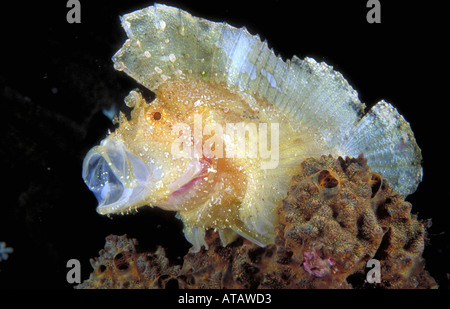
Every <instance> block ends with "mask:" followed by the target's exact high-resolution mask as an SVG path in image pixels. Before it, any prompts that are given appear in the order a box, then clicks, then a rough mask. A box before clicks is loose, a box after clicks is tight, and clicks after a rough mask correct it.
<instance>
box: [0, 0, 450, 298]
mask: <svg viewBox="0 0 450 309" xmlns="http://www.w3.org/2000/svg"><path fill="white" fill-rule="evenodd" d="M380 2H381V21H382V22H381V24H368V23H367V21H366V14H367V11H368V10H369V9H368V8H366V3H367V1H356V0H355V1H314V2H311V1H308V2H306V1H295V2H294V1H245V2H244V1H226V2H223V1H161V3H165V4H168V5H174V6H178V7H180V8H182V9H185V10H187V11H189V12H190V13H192V14H193V15H195V16H201V17H204V18H207V19H210V20H214V21H226V22H228V23H229V24H231V25H233V26H236V27H242V26H246V27H247V28H248V29H249V31H250V33H252V34H256V33H258V34H259V35H260V36H261V37H262V38H263V39H266V40H267V41H268V43H269V46H270V47H272V48H273V49H274V50H275V52H276V53H277V54H280V55H281V56H282V57H283V58H284V59H287V58H290V57H292V56H293V55H297V56H299V57H300V58H303V57H306V56H309V57H313V58H315V59H316V60H318V61H325V62H327V63H328V64H330V65H332V66H334V68H335V69H336V70H337V71H339V72H341V73H342V74H343V75H344V77H345V78H346V79H347V80H348V81H349V83H350V84H351V85H352V86H353V87H354V88H355V89H356V90H357V91H358V93H359V95H360V100H361V101H362V102H364V103H365V104H366V105H367V106H368V108H369V107H371V106H372V105H373V104H375V103H376V102H378V101H379V100H381V99H385V100H386V101H388V102H391V103H393V104H394V105H395V106H396V107H397V108H398V109H399V111H400V113H401V114H402V115H403V116H404V117H405V118H406V119H407V121H409V122H410V123H411V127H412V129H413V131H414V133H415V136H416V139H417V142H418V144H419V146H420V147H421V149H422V154H423V158H424V159H423V167H424V179H423V182H422V184H421V185H420V186H419V188H418V190H417V192H416V193H415V194H413V195H412V196H410V197H408V199H407V200H408V201H410V202H411V203H412V204H413V210H412V211H413V212H414V213H417V214H418V216H419V218H420V219H428V218H432V222H433V226H432V227H431V229H430V230H429V239H430V244H429V245H428V246H427V247H426V249H425V252H424V257H425V258H426V261H427V266H426V269H428V270H429V271H430V273H431V275H432V276H433V277H434V278H436V280H437V281H438V283H439V284H440V286H441V288H448V284H449V283H448V279H447V273H450V267H449V263H450V241H449V240H450V237H449V234H448V233H449V229H448V223H447V220H448V217H447V213H448V207H450V205H449V200H448V199H449V198H450V195H449V183H450V181H449V180H448V169H449V168H448V161H449V160H448V148H446V147H447V144H448V140H449V138H448V133H449V129H448V125H447V122H448V120H447V119H448V113H447V104H448V94H447V93H448V85H447V84H448V64H447V61H448V51H447V50H445V48H444V46H445V41H447V40H448V34H446V35H444V19H441V17H440V16H439V13H440V12H441V11H443V10H444V8H442V7H440V6H438V5H437V4H433V3H432V2H418V3H411V2H410V1H395V5H394V3H393V2H394V1H390V2H388V1H385V0H384V1H380ZM425 3H426V4H425ZM151 4H152V2H151V1H83V0H81V24H69V23H67V21H66V14H67V12H68V10H69V9H68V8H66V1H51V2H50V1H46V2H43V1H33V2H32V1H25V2H23V1H21V2H17V3H12V4H11V3H10V4H9V5H8V6H6V7H4V6H3V4H2V19H1V29H2V37H1V62H0V100H1V120H0V126H1V142H0V143H1V149H0V160H1V161H0V162H1V163H2V175H3V176H4V179H3V181H4V182H3V185H2V191H1V192H2V200H1V202H0V241H5V242H6V243H7V245H8V246H10V247H13V248H14V253H13V254H11V255H10V257H9V259H8V260H7V261H3V262H0V287H5V288H68V289H71V288H72V285H70V284H68V283H67V281H66V273H67V270H68V269H67V268H66V262H67V261H68V260H69V259H72V258H76V259H78V260H79V261H80V262H81V265H82V267H81V268H82V280H84V279H87V278H88V276H89V273H90V272H91V271H92V268H91V266H90V264H89V258H93V257H96V256H98V251H99V250H100V249H102V248H103V246H104V238H105V237H106V236H107V235H109V234H116V235H122V234H125V233H126V234H128V235H129V236H131V237H136V238H137V239H138V240H139V242H140V244H141V245H142V246H143V247H144V248H148V249H150V250H151V249H153V248H156V245H162V246H163V247H165V248H167V249H166V251H167V253H168V255H169V256H170V257H171V258H174V259H176V258H182V257H183V256H184V254H185V253H186V252H187V250H188V248H189V244H188V243H187V242H186V241H185V239H184V236H183V234H182V224H181V223H180V222H179V221H178V220H177V219H175V218H174V214H173V213H169V212H164V211H160V210H158V209H143V210H142V211H140V212H139V213H138V214H136V215H129V216H123V217H122V216H119V217H114V218H113V219H108V218H107V217H103V216H100V215H98V214H97V213H96V211H95V207H96V200H95V198H94V196H93V195H92V194H91V192H90V191H89V190H88V189H87V187H86V186H85V185H84V183H83V180H82V179H81V163H82V160H83V157H84V155H85V154H86V152H87V151H88V150H89V149H90V148H91V147H92V146H93V145H94V144H97V143H98V142H99V141H100V140H101V139H103V138H104V137H105V135H106V132H107V130H108V129H111V130H112V129H113V128H114V127H113V125H112V124H111V122H110V120H109V119H108V118H106V117H105V116H104V115H103V113H102V109H103V108H109V107H110V106H111V105H118V106H120V107H121V108H122V109H125V107H124V105H123V103H122V102H123V99H124V97H125V96H126V95H127V94H128V92H129V91H130V90H131V89H133V88H135V87H136V86H137V85H136V83H135V82H134V81H133V80H132V79H131V78H129V77H127V76H126V75H125V74H124V73H121V72H117V71H114V69H113V65H112V62H111V60H110V59H111V56H112V55H113V54H114V53H115V52H116V51H117V50H118V49H119V48H120V47H121V45H122V44H123V42H124V41H125V39H126V36H125V33H124V31H123V30H122V28H121V26H120V22H119V15H123V14H125V13H129V12H131V11H134V10H136V9H140V8H143V7H146V6H148V5H151ZM5 185H6V186H5Z"/></svg>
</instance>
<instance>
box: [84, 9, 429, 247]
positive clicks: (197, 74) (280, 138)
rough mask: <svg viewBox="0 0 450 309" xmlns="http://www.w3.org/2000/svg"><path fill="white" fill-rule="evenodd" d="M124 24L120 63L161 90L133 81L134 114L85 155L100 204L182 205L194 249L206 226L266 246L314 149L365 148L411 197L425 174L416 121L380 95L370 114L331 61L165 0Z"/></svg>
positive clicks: (351, 152) (126, 208)
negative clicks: (278, 47) (282, 49)
mask: <svg viewBox="0 0 450 309" xmlns="http://www.w3.org/2000/svg"><path fill="white" fill-rule="evenodd" d="M121 24H122V27H123V29H124V30H125V32H126V34H127V37H128V38H127V39H126V41H125V42H124V44H123V46H122V47H121V48H120V49H119V50H118V51H117V52H116V54H115V55H114V56H113V57H112V61H113V63H114V68H115V69H116V70H118V71H120V72H124V73H126V74H127V75H129V76H130V77H131V78H133V79H134V80H136V81H137V82H138V83H139V84H140V85H142V86H143V87H144V88H145V89H147V90H149V91H151V92H153V93H154V94H155V97H154V99H153V101H152V100H150V99H149V98H148V96H146V95H145V93H144V92H143V91H140V90H131V91H130V93H129V95H128V96H127V97H126V98H125V104H126V105H127V106H128V107H129V108H131V114H130V115H129V116H126V115H125V114H124V113H120V115H119V117H118V119H117V122H118V127H117V128H116V130H115V131H114V132H109V134H108V135H107V136H106V137H105V138H104V139H103V140H102V141H101V142H100V144H99V145H97V146H94V147H93V148H92V149H91V150H89V152H88V153H87V154H86V156H85V158H84V160H83V168H82V177H83V179H84V182H85V183H86V185H87V186H88V188H89V189H90V190H91V191H92V192H93V193H94V195H95V197H96V198H97V200H98V206H97V212H98V213H100V214H102V215H108V216H110V215H114V214H126V213H130V212H135V211H137V210H138V209H139V208H140V207H147V206H150V207H159V208H162V209H165V210H167V211H174V212H176V217H177V218H179V219H180V220H181V221H182V222H183V233H184V235H185V237H186V239H187V240H188V241H189V242H190V243H191V244H192V246H193V250H194V251H199V250H200V249H201V248H202V246H203V247H204V248H205V249H208V246H207V244H206V242H205V231H206V230H208V229H214V230H215V231H217V232H218V234H219V236H220V240H221V242H222V245H223V246H226V245H227V244H229V243H231V242H232V241H233V240H235V239H236V237H237V236H239V235H240V236H242V237H244V238H246V239H248V240H249V241H251V242H253V243H255V244H257V245H259V246H266V245H268V244H271V243H274V239H275V232H274V229H275V227H276V226H277V224H278V216H277V206H278V205H279V204H280V203H281V202H282V200H283V199H284V198H285V197H286V194H287V192H288V189H289V184H290V181H291V179H292V177H293V176H294V175H296V174H298V173H299V172H300V171H301V168H302V165H301V163H302V161H304V160H305V159H306V158H309V157H320V156H322V155H333V156H342V157H345V156H349V157H358V156H359V155H361V154H362V155H363V156H364V157H365V158H366V159H367V162H368V165H369V166H370V168H371V169H372V170H373V171H375V172H376V173H379V174H380V175H382V177H383V178H385V179H387V180H388V181H389V182H390V183H391V184H392V185H393V186H394V187H395V188H396V190H397V192H398V193H399V194H402V195H404V196H407V195H409V194H412V193H413V192H414V191H415V190H416V189H417V187H418V185H419V183H420V181H421V180H422V175H423V170H422V165H421V161H422V155H421V150H420V148H419V146H418V145H417V142H416V140H415V138H414V134H413V132H412V130H411V126H410V124H409V123H408V122H407V121H406V120H405V119H404V117H403V116H401V115H400V114H399V112H398V111H397V110H396V108H395V107H394V106H393V105H392V104H390V103H388V102H386V101H384V100H382V101H380V102H378V103H376V104H375V105H374V106H373V107H372V108H371V109H370V110H369V111H368V112H367V113H366V112H365V108H366V106H365V104H364V103H362V102H360V100H359V98H358V93H357V92H356V91H355V90H354V89H353V88H352V86H351V85H350V84H349V83H348V82H347V80H346V79H345V78H344V77H343V76H342V74H341V73H339V72H337V71H335V70H334V69H333V67H332V66H329V65H327V64H326V63H324V62H317V61H316V60H314V59H313V58H309V57H306V58H304V59H299V58H298V57H296V56H294V57H293V58H292V59H288V60H286V61H284V60H283V59H282V58H281V57H279V56H277V55H276V54H275V52H274V51H273V50H272V49H271V48H269V47H268V43H267V42H266V41H262V40H261V39H260V37H259V35H252V34H250V33H249V32H248V31H247V29H246V28H245V27H243V28H235V27H233V26H231V25H229V24H227V23H225V22H222V23H220V22H212V21H208V20H206V19H203V18H200V17H195V16H193V15H191V14H189V13H188V12H186V11H183V10H181V9H178V8H176V7H171V6H166V5H161V4H155V5H153V6H150V7H146V8H144V9H141V10H137V11H135V12H132V13H129V14H125V15H123V16H122V17H121Z"/></svg>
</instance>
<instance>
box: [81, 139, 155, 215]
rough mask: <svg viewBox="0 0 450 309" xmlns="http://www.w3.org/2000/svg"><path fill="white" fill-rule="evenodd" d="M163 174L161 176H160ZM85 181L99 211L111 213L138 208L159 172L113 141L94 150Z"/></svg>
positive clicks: (86, 165)
mask: <svg viewBox="0 0 450 309" xmlns="http://www.w3.org/2000/svg"><path fill="white" fill-rule="evenodd" d="M159 174H160V173H159ZM82 176H83V180H84V182H85V183H86V185H87V186H88V187H89V189H90V190H91V191H92V192H93V193H94V195H95V197H96V198H97V201H98V206H97V212H99V213H100V214H110V213H116V212H120V211H124V210H126V209H128V208H129V207H130V205H135V207H137V206H141V205H138V203H139V202H141V201H142V200H143V198H144V195H145V193H146V188H148V187H149V186H150V185H151V183H154V182H155V178H157V177H158V171H157V170H155V169H152V168H150V167H149V166H147V165H146V164H145V163H144V162H143V161H142V160H141V159H140V158H138V157H137V156H135V155H133V154H132V153H130V152H129V151H128V150H127V149H126V147H125V146H124V145H123V144H122V143H120V142H119V141H116V140H115V139H113V138H106V139H104V140H103V141H102V142H101V143H100V145H99V146H95V147H93V148H92V149H91V150H90V151H89V152H88V154H87V155H86V157H85V158H84V161H83V172H82Z"/></svg>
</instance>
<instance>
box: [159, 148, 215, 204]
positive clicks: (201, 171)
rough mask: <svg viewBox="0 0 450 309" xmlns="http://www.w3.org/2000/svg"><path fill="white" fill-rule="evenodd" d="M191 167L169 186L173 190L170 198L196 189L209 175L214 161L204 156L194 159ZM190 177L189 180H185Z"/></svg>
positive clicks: (190, 163)
mask: <svg viewBox="0 0 450 309" xmlns="http://www.w3.org/2000/svg"><path fill="white" fill-rule="evenodd" d="M189 165H191V167H189V168H187V169H186V171H185V172H184V173H183V175H181V177H180V178H179V179H177V180H176V181H174V182H173V183H171V184H169V185H168V188H169V189H170V190H171V192H170V194H169V198H170V197H175V196H179V195H180V194H182V193H185V192H186V191H188V190H190V189H192V188H194V187H195V186H196V185H197V184H198V183H199V182H201V180H202V179H203V178H204V177H205V176H206V175H207V174H208V172H209V169H210V168H211V166H212V160H211V159H209V158H206V157H204V156H203V157H201V158H199V159H197V158H195V159H193V160H192V161H191V162H189ZM192 170H194V171H192ZM188 177H189V179H188V180H184V178H188Z"/></svg>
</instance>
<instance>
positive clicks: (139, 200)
mask: <svg viewBox="0 0 450 309" xmlns="http://www.w3.org/2000/svg"><path fill="white" fill-rule="evenodd" d="M191 101H192V100H191ZM125 102H126V103H127V105H128V106H130V107H132V108H133V110H132V112H131V117H130V119H129V120H128V119H127V118H126V117H125V116H124V115H121V117H120V119H119V127H118V128H117V129H116V131H115V132H113V133H111V134H110V135H108V136H107V137H106V138H105V139H104V140H103V141H101V143H100V145H97V146H95V147H93V148H92V149H91V150H90V151H89V152H88V153H87V155H86V157H85V158H84V162H83V171H82V177H83V179H84V181H85V183H86V185H87V186H88V187H89V189H90V190H91V191H92V192H93V193H94V195H95V197H96V198H97V201H98V206H97V212H99V213H100V214H107V215H109V214H115V213H124V212H128V211H130V210H134V209H137V208H138V207H141V206H145V205H150V206H158V207H160V208H163V209H166V210H174V211H177V210H180V209H184V210H186V209H190V208H192V207H195V206H198V205H200V204H201V203H202V202H203V201H204V200H205V199H207V197H208V196H209V194H210V192H212V187H213V186H214V179H215V176H216V175H215V172H216V169H215V168H214V165H215V164H216V160H215V159H214V158H211V157H208V156H205V155H204V154H203V153H202V152H201V151H200V152H199V153H198V154H197V153H196V152H195V147H196V145H195V142H194V136H193V134H194V130H195V126H196V125H198V124H196V123H195V121H197V120H198V117H200V118H204V117H203V115H205V114H206V113H208V111H207V110H205V108H202V107H200V106H194V104H193V103H192V102H189V104H186V105H187V106H184V105H181V106H178V105H179V104H177V105H176V106H174V105H173V104H170V102H171V101H167V100H166V101H164V99H161V100H159V99H155V100H154V101H153V102H151V103H148V102H147V101H146V100H145V99H144V98H143V97H142V95H141V93H139V92H136V91H132V92H131V93H130V95H129V96H128V97H127V98H126V100H125ZM178 103H179V102H178ZM199 129H200V130H202V125H201V124H200V128H199ZM200 146H201V145H200Z"/></svg>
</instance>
